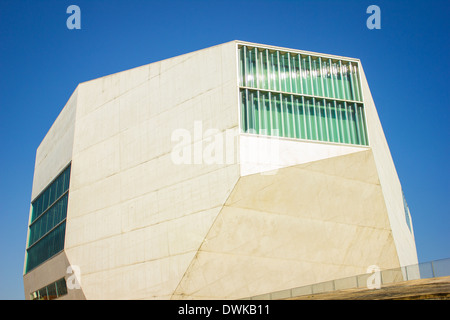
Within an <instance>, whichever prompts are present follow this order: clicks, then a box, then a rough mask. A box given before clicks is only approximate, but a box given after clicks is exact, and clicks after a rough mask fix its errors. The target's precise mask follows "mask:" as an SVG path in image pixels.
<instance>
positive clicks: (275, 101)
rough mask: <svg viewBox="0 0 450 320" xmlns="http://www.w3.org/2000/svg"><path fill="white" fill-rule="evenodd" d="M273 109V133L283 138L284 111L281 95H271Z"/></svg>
mask: <svg viewBox="0 0 450 320" xmlns="http://www.w3.org/2000/svg"><path fill="white" fill-rule="evenodd" d="M271 108H272V130H273V131H272V132H273V135H276V136H282V134H283V125H282V111H281V101H280V95H279V94H271Z"/></svg>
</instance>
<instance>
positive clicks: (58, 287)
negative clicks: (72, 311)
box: [31, 278, 67, 300]
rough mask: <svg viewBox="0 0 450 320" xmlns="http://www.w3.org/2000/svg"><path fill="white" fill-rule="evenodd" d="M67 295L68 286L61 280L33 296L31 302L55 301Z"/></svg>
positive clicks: (34, 293)
mask: <svg viewBox="0 0 450 320" xmlns="http://www.w3.org/2000/svg"><path fill="white" fill-rule="evenodd" d="M66 294H67V284H66V280H65V279H64V278H61V279H59V280H57V281H55V282H53V283H50V284H49V285H47V286H45V287H43V288H41V289H39V290H36V291H35V292H33V293H32V294H31V300H54V299H57V298H59V297H61V296H63V295H66Z"/></svg>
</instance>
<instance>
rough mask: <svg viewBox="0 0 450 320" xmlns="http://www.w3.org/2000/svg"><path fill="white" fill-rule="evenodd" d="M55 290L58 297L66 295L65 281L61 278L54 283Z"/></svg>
mask: <svg viewBox="0 0 450 320" xmlns="http://www.w3.org/2000/svg"><path fill="white" fill-rule="evenodd" d="M56 290H57V293H58V297H60V296H63V295H65V294H67V285H66V279H64V278H62V279H59V280H58V281H56Z"/></svg>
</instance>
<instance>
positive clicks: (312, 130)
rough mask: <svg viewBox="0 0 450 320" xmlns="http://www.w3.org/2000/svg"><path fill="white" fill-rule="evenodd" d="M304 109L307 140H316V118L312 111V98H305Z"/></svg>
mask: <svg viewBox="0 0 450 320" xmlns="http://www.w3.org/2000/svg"><path fill="white" fill-rule="evenodd" d="M305 108H306V128H307V135H308V139H311V140H317V130H316V117H315V111H314V101H313V99H312V98H305Z"/></svg>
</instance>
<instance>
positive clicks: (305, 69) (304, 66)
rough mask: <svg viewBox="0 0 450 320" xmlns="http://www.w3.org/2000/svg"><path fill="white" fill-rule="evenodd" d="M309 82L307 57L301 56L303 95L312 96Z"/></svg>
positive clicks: (309, 74) (309, 72) (309, 70)
mask: <svg viewBox="0 0 450 320" xmlns="http://www.w3.org/2000/svg"><path fill="white" fill-rule="evenodd" d="M311 80H312V78H311V69H310V64H309V57H308V56H302V84H303V93H304V94H307V95H313V91H312V81H311Z"/></svg>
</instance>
